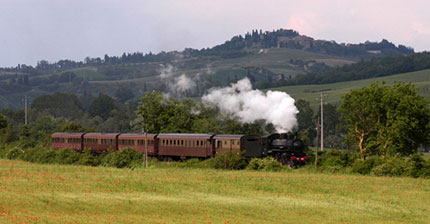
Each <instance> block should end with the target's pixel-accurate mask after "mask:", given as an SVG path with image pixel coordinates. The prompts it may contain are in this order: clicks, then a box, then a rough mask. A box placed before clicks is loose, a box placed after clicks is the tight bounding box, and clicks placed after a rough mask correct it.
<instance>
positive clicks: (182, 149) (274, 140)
mask: <svg viewBox="0 0 430 224" xmlns="http://www.w3.org/2000/svg"><path fill="white" fill-rule="evenodd" d="M52 147H53V148H54V149H60V148H72V149H74V150H77V151H83V150H84V149H89V150H91V152H92V153H94V154H103V153H105V152H107V151H108V150H120V149H123V148H134V149H136V151H140V152H145V151H146V152H147V153H148V156H153V157H158V158H159V159H161V160H178V159H186V158H201V159H205V158H210V157H214V156H216V155H217V154H219V153H221V152H225V151H232V152H243V153H244V156H245V157H246V158H248V159H250V158H261V157H266V156H272V157H274V158H275V159H277V160H278V161H279V162H281V163H282V164H284V165H285V164H288V165H289V166H290V167H298V166H301V165H304V164H305V163H306V161H307V159H308V158H309V157H308V156H307V155H306V153H305V148H306V146H305V144H304V143H303V141H301V140H300V139H298V138H297V136H296V135H293V134H287V133H282V134H270V135H264V136H254V135H225V134H216V135H215V134H183V133H161V134H119V133H64V132H56V133H53V134H52Z"/></svg>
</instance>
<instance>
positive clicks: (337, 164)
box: [318, 150, 355, 172]
mask: <svg viewBox="0 0 430 224" xmlns="http://www.w3.org/2000/svg"><path fill="white" fill-rule="evenodd" d="M318 155H319V156H318V164H319V167H320V168H321V169H322V170H325V171H329V172H338V171H339V170H341V169H343V168H345V167H350V166H351V165H352V164H353V163H354V159H355V155H354V154H353V153H351V152H350V151H337V150H335V151H328V152H323V153H319V154H318Z"/></svg>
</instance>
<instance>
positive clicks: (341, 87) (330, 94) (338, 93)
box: [273, 69, 430, 109]
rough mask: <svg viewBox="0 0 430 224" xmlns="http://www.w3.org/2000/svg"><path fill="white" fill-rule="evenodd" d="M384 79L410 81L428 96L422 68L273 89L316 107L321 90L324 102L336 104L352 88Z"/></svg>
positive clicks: (428, 79)
mask: <svg viewBox="0 0 430 224" xmlns="http://www.w3.org/2000/svg"><path fill="white" fill-rule="evenodd" d="M377 81H379V82H382V81H385V82H386V83H387V84H393V83H394V82H395V81H397V82H411V83H413V84H414V85H415V87H417V88H419V91H418V92H419V94H420V95H422V96H425V97H427V98H430V70H428V69H427V70H423V71H418V72H410V73H404V74H398V75H391V76H386V77H380V78H373V79H364V80H358V81H349V82H339V83H333V84H323V85H301V86H286V87H280V88H275V89H273V90H279V91H284V92H287V93H288V94H290V95H291V96H292V97H293V98H295V99H296V100H297V99H304V100H306V101H309V102H310V103H311V105H312V107H313V108H314V109H315V108H317V106H318V104H319V101H318V100H317V98H318V97H319V96H320V95H321V92H324V93H326V94H327V96H326V98H325V100H326V102H329V103H332V104H338V103H340V101H341V97H342V96H343V95H345V94H346V93H348V92H349V91H350V90H352V89H359V88H361V87H363V86H368V85H370V84H371V83H374V82H377Z"/></svg>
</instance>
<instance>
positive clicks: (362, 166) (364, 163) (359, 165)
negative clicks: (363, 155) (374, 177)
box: [352, 156, 383, 174]
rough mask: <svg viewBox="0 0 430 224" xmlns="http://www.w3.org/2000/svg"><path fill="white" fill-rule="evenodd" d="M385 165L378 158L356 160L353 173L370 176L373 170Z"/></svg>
mask: <svg viewBox="0 0 430 224" xmlns="http://www.w3.org/2000/svg"><path fill="white" fill-rule="evenodd" d="M382 163H383V160H382V159H381V158H380V157H378V156H372V157H368V158H367V159H366V160H356V161H355V162H354V163H353V164H352V172H355V173H360V174H370V172H371V171H372V169H373V168H374V167H376V166H379V165H381V164H382Z"/></svg>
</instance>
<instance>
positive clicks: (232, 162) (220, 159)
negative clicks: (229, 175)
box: [214, 151, 247, 170]
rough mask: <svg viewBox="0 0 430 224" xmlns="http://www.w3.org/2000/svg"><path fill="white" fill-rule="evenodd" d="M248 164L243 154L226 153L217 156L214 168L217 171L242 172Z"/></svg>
mask: <svg viewBox="0 0 430 224" xmlns="http://www.w3.org/2000/svg"><path fill="white" fill-rule="evenodd" d="M246 165H247V163H246V160H245V158H244V157H243V153H239V152H232V151H225V152H222V153H219V154H218V155H217V156H215V159H214V167H215V168H216V169H228V170H240V169H244V168H245V167H246Z"/></svg>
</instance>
